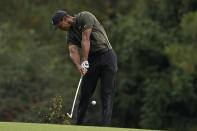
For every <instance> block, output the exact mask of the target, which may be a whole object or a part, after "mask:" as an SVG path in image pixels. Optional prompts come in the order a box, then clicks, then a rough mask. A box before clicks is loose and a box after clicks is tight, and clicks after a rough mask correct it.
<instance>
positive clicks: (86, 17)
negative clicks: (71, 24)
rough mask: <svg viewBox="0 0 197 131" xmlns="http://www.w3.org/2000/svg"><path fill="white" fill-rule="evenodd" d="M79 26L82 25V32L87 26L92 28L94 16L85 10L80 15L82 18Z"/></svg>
mask: <svg viewBox="0 0 197 131" xmlns="http://www.w3.org/2000/svg"><path fill="white" fill-rule="evenodd" d="M81 24H82V25H81V26H82V32H83V31H85V30H86V29H88V28H93V25H94V16H93V15H92V14H91V13H89V12H86V13H84V14H83V15H82V18H81Z"/></svg>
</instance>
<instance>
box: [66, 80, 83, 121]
mask: <svg viewBox="0 0 197 131" xmlns="http://www.w3.org/2000/svg"><path fill="white" fill-rule="evenodd" d="M82 79H83V76H81V78H80V80H79V84H78V87H77V91H76V93H75V98H74V101H73V106H72V110H71V113H70V114H69V113H67V116H68V117H69V118H72V116H73V110H74V108H75V102H76V99H77V94H78V91H79V88H80V85H81V80H82Z"/></svg>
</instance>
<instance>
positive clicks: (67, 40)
mask: <svg viewBox="0 0 197 131" xmlns="http://www.w3.org/2000/svg"><path fill="white" fill-rule="evenodd" d="M73 40H74V38H72V35H71V34H70V33H69V32H67V33H66V43H67V44H68V45H77V43H76V42H74V41H73Z"/></svg>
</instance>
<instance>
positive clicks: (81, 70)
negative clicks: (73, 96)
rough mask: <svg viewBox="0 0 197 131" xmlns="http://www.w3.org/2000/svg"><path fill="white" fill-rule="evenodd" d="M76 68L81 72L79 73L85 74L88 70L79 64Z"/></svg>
mask: <svg viewBox="0 0 197 131" xmlns="http://www.w3.org/2000/svg"><path fill="white" fill-rule="evenodd" d="M77 68H78V70H79V72H80V73H81V75H85V74H86V73H87V72H88V70H87V69H85V68H83V67H82V66H81V65H77Z"/></svg>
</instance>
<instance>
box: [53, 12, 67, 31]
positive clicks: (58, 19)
mask: <svg viewBox="0 0 197 131" xmlns="http://www.w3.org/2000/svg"><path fill="white" fill-rule="evenodd" d="M67 15H68V13H67V12H66V11H62V10H58V11H56V12H55V13H54V14H53V16H52V24H53V30H56V29H57V28H58V26H59V24H60V22H61V21H62V20H63V17H64V16H67Z"/></svg>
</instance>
